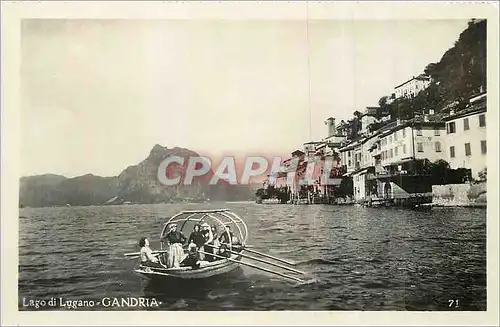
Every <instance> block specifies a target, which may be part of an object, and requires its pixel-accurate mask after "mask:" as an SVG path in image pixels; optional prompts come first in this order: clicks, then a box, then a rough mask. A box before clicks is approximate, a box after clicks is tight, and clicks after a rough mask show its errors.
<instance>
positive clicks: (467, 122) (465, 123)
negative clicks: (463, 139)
mask: <svg viewBox="0 0 500 327" xmlns="http://www.w3.org/2000/svg"><path fill="white" fill-rule="evenodd" d="M468 130H469V118H464V131H468Z"/></svg>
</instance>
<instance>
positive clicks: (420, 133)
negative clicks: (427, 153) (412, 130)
mask: <svg viewBox="0 0 500 327" xmlns="http://www.w3.org/2000/svg"><path fill="white" fill-rule="evenodd" d="M417 136H422V129H421V128H420V127H419V128H417Z"/></svg>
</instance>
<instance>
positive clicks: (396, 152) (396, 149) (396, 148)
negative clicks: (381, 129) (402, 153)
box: [394, 147, 398, 157]
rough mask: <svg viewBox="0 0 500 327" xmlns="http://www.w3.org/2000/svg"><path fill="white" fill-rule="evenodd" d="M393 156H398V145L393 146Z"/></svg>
mask: <svg viewBox="0 0 500 327" xmlns="http://www.w3.org/2000/svg"><path fill="white" fill-rule="evenodd" d="M394 156H395V157H397V156H398V147H395V148H394Z"/></svg>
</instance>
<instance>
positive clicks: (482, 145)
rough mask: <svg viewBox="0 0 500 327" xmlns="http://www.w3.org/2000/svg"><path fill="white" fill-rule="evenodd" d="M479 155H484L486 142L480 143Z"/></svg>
mask: <svg viewBox="0 0 500 327" xmlns="http://www.w3.org/2000/svg"><path fill="white" fill-rule="evenodd" d="M481 153H482V154H486V141H481Z"/></svg>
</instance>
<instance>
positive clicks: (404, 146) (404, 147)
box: [403, 144, 406, 154]
mask: <svg viewBox="0 0 500 327" xmlns="http://www.w3.org/2000/svg"><path fill="white" fill-rule="evenodd" d="M403 154H406V144H403Z"/></svg>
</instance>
